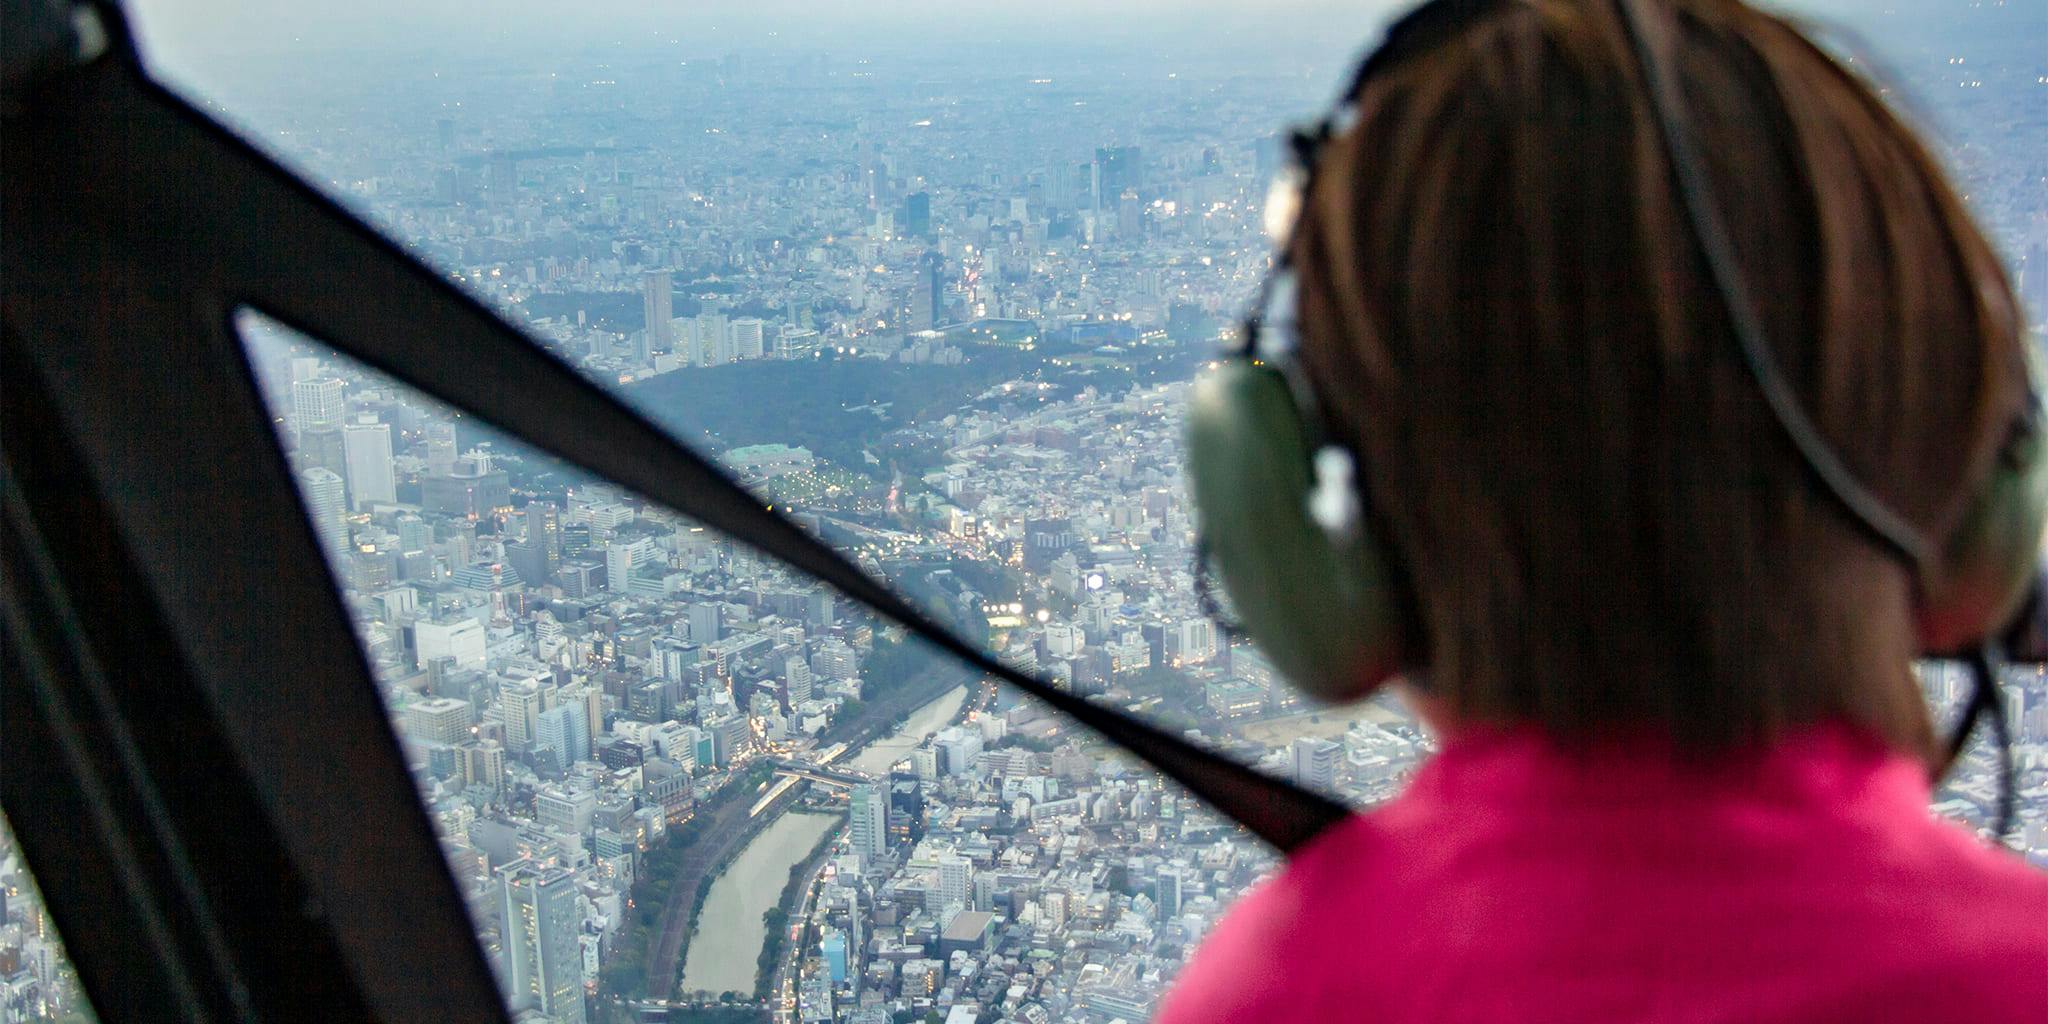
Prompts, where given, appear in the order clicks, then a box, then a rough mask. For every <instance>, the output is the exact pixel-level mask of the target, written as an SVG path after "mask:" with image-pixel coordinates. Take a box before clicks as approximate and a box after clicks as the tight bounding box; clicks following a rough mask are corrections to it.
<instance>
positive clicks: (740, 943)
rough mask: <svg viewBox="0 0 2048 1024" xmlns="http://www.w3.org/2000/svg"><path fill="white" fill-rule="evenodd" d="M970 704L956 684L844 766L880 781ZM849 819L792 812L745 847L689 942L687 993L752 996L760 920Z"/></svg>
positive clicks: (717, 884) (715, 886)
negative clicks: (800, 865) (793, 875)
mask: <svg viewBox="0 0 2048 1024" xmlns="http://www.w3.org/2000/svg"><path fill="white" fill-rule="evenodd" d="M966 702H967V688H966V687H965V686H957V687H954V688H953V689H951V690H947V691H946V692H945V693H942V694H940V695H939V696H938V697H936V698H934V699H933V700H932V701H931V702H930V703H928V704H926V705H924V706H923V707H920V708H918V709H917V710H916V711H913V712H911V713H910V718H909V719H907V720H906V721H905V722H904V723H903V726H902V728H899V729H897V730H896V731H895V732H892V733H890V734H889V735H887V736H884V737H882V738H881V739H878V740H875V741H874V742H872V743H870V744H868V745H867V746H866V747H863V748H861V752H860V753H859V754H857V755H855V756H854V757H852V758H850V759H848V760H845V761H843V762H841V763H842V764H845V765H846V766H848V767H850V768H853V769H855V770H857V771H863V772H868V773H870V774H876V775H879V774H881V773H883V772H886V771H888V770H889V766H890V765H893V764H895V763H896V762H897V761H899V760H901V759H902V758H904V757H907V756H909V754H910V752H911V751H912V750H915V749H917V745H918V744H920V743H922V742H924V741H925V739H926V738H928V737H930V736H931V734H933V733H935V732H938V731H939V730H940V729H941V728H944V727H945V724H946V723H947V722H949V721H952V719H953V716H954V715H957V714H959V713H960V706H961V705H962V704H965V703H966ZM842 820H844V819H842V818H841V817H840V816H839V815H836V814H805V813H802V812H795V811H792V812H787V813H784V814H783V815H782V817H781V818H779V819H777V820H776V821H775V822H774V823H772V824H770V825H769V826H768V827H767V828H764V829H762V830H761V832H760V834H759V835H756V836H755V837H754V838H753V839H750V840H748V841H747V845H746V846H745V847H743V848H741V850H740V852H739V856H737V857H735V858H734V859H733V862H732V864H731V865H730V866H728V867H727V868H726V869H725V871H724V872H723V873H722V874H720V875H719V876H718V878H717V880H716V881H713V882H712V883H711V893H710V895H709V896H707V897H705V900H704V910H703V912H702V913H700V914H698V915H697V933H696V934H695V935H693V936H691V938H690V945H689V952H688V954H687V956H686V957H685V958H684V961H683V983H682V990H683V991H684V992H690V991H693V990H695V989H705V990H707V991H710V992H714V993H716V992H741V993H746V994H749V995H751V994H752V993H753V991H754V976H755V974H756V968H757V967H758V966H759V961H760V959H761V943H762V942H764V941H766V939H767V937H768V935H767V931H766V929H764V928H763V927H762V924H761V915H762V914H765V913H767V912H768V908H769V907H772V906H774V905H775V901H776V900H778V899H780V898H782V887H783V886H784V885H785V884H787V883H788V882H789V869H790V868H793V867H795V866H796V863H797V862H798V861H800V860H802V859H804V855H805V854H807V853H810V852H811V848H812V847H814V846H816V845H818V840H819V839H820V838H821V837H823V836H824V835H825V833H826V832H829V831H831V830H832V829H835V828H838V827H839V824H840V822H841V821H842Z"/></svg>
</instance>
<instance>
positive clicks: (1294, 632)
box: [1187, 359, 1408, 701]
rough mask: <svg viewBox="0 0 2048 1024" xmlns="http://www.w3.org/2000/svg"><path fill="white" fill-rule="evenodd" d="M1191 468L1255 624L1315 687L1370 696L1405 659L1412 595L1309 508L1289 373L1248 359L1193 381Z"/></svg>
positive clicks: (1275, 653) (1374, 549) (1314, 691)
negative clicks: (1323, 524)
mask: <svg viewBox="0 0 2048 1024" xmlns="http://www.w3.org/2000/svg"><path fill="white" fill-rule="evenodd" d="M1187 443H1188V470H1189V474H1190V477H1191V481H1192V484H1193V491H1194V499H1195V507H1196V509H1197V511H1198V512H1199V513H1200V514H1201V517H1202V530H1203V536H1204V538H1205V539H1206V541H1207V543H1208V545H1209V548H1210V554H1211V557H1212V558H1213V559H1214V562H1215V566H1216V569H1217V571H1218V574H1219V575H1220V576H1221V577H1222V581H1223V586H1224V589H1225V590H1226V591H1227V592H1228V593H1229V595H1230V599H1231V602H1232V604H1234V605H1235V606H1236V610H1237V613H1238V616H1239V617H1240V618H1241V619H1242V620H1243V621H1244V625H1245V629H1246V631H1247V632H1249V633H1250V634H1251V637H1252V639H1253V640H1254V641H1256V642H1257V643H1258V645H1259V647H1260V648H1261V649H1263V650H1264V651H1265V652H1266V654H1267V655H1268V656H1269V657H1270V658H1272V660H1273V665H1274V667H1275V668H1277V669H1279V670H1280V672H1281V673H1282V674H1283V675H1285V676H1287V678H1288V679H1289V680H1291V681H1292V682H1293V683H1294V684H1295V685H1296V686H1297V687H1299V688H1301V689H1302V690H1303V691H1304V692H1306V693H1308V694H1309V695H1310V696H1311V697H1314V698H1317V699H1319V700H1324V701H1343V700H1353V699H1356V698H1359V697H1362V696H1364V695H1365V694H1367V693H1369V692H1371V690H1372V689H1373V688H1374V687H1376V686H1378V685H1379V684H1380V683H1382V682H1384V681H1385V680H1386V678H1387V677H1388V676H1390V675H1392V674H1394V673H1395V672H1396V671H1399V670H1400V668H1401V666H1402V664H1403V655H1404V652H1403V650H1402V646H1403V643H1402V641H1403V628H1402V627H1403V622H1404V621H1405V619H1404V617H1403V615H1402V609H1403V605H1402V603H1401V602H1403V601H1406V600H1408V596H1407V594H1406V593H1405V592H1403V590H1402V588H1401V587H1400V586H1399V585H1398V583H1397V582H1396V576H1395V574H1394V573H1393V572H1392V571H1391V569H1390V563H1389V561H1388V560H1387V558H1386V557H1385V553H1384V552H1383V551H1382V550H1381V549H1380V548H1379V547H1378V546H1377V545H1376V543H1375V541H1374V539H1373V538H1372V537H1370V536H1366V535H1365V534H1364V531H1363V528H1361V531H1360V535H1359V536H1358V537H1356V538H1353V539H1346V540H1342V541H1340V540H1337V539H1334V538H1332V537H1331V536H1330V535H1329V533H1327V532H1326V531H1324V530H1323V528H1322V527H1321V526H1319V525H1318V524H1317V523H1316V522H1315V520H1314V519H1313V518H1311V517H1310V514H1309V511H1308V496H1309V492H1310V490H1311V488H1312V484H1313V481H1312V474H1311V471H1310V466H1311V459H1312V456H1313V452H1311V451H1310V447H1309V439H1308V434H1307V430H1306V428H1305V425H1304V424H1303V422H1302V416H1301V413H1300V410H1299V409H1298V408H1296V406H1295V402H1294V396H1293V394H1292V393H1291V392H1290V391H1289V390H1288V387H1287V382H1286V380H1285V379H1284V378H1283V377H1281V375H1280V373H1279V372H1278V371H1276V370H1274V369H1272V368H1271V367H1267V366H1261V365H1257V364H1255V363H1253V362H1251V361H1250V360H1245V359H1233V360H1229V361H1226V362H1225V363H1224V364H1223V366H1221V367H1220V368H1218V369H1217V370H1215V371H1213V372H1211V373H1209V374H1207V375H1204V376H1203V377H1202V378H1200V379H1199V380H1197V381H1196V382H1195V388H1194V394H1193V397H1192V400H1191V401H1190V402H1189V406H1188V427H1187Z"/></svg>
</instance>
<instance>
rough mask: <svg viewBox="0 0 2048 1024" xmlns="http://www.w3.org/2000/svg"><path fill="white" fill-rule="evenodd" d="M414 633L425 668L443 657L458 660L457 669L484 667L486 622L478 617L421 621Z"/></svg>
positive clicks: (414, 644)
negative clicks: (449, 620)
mask: <svg viewBox="0 0 2048 1024" xmlns="http://www.w3.org/2000/svg"><path fill="white" fill-rule="evenodd" d="M412 636H413V650H415V651H416V652H418V654H419V664H420V667H421V668H425V667H427V666H428V665H431V664H433V663H434V662H436V661H438V660H440V659H442V658H452V659H454V662H455V667H456V668H482V667H484V657H485V653H484V652H485V646H486V643H487V639H486V637H485V636H484V627H483V624H482V623H480V622H478V621H476V620H475V619H458V620H456V621H454V622H425V621H422V622H417V623H414V624H413V627H412Z"/></svg>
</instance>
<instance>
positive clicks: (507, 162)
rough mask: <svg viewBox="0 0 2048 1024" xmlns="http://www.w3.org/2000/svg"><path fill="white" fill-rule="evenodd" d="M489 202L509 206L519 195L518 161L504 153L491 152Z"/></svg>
mask: <svg viewBox="0 0 2048 1024" xmlns="http://www.w3.org/2000/svg"><path fill="white" fill-rule="evenodd" d="M490 167H491V202H494V203H497V204H499V205H501V206H509V205H511V203H512V201H513V200H514V199H516V198H518V196H519V161H517V160H514V159H513V158H512V157H511V156H509V155H507V154H504V153H493V154H491V161H490Z"/></svg>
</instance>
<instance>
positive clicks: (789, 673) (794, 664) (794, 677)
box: [782, 655, 811, 708]
mask: <svg viewBox="0 0 2048 1024" xmlns="http://www.w3.org/2000/svg"><path fill="white" fill-rule="evenodd" d="M782 677H783V681H784V682H785V683H787V684H788V687H789V705H790V707H791V708H795V707H796V706H797V705H798V704H802V703H803V702H804V701H807V700H810V699H811V666H810V664H809V663H808V662H806V661H804V659H802V658H801V657H797V656H795V655H791V656H790V657H788V658H784V659H783V661H782Z"/></svg>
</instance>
